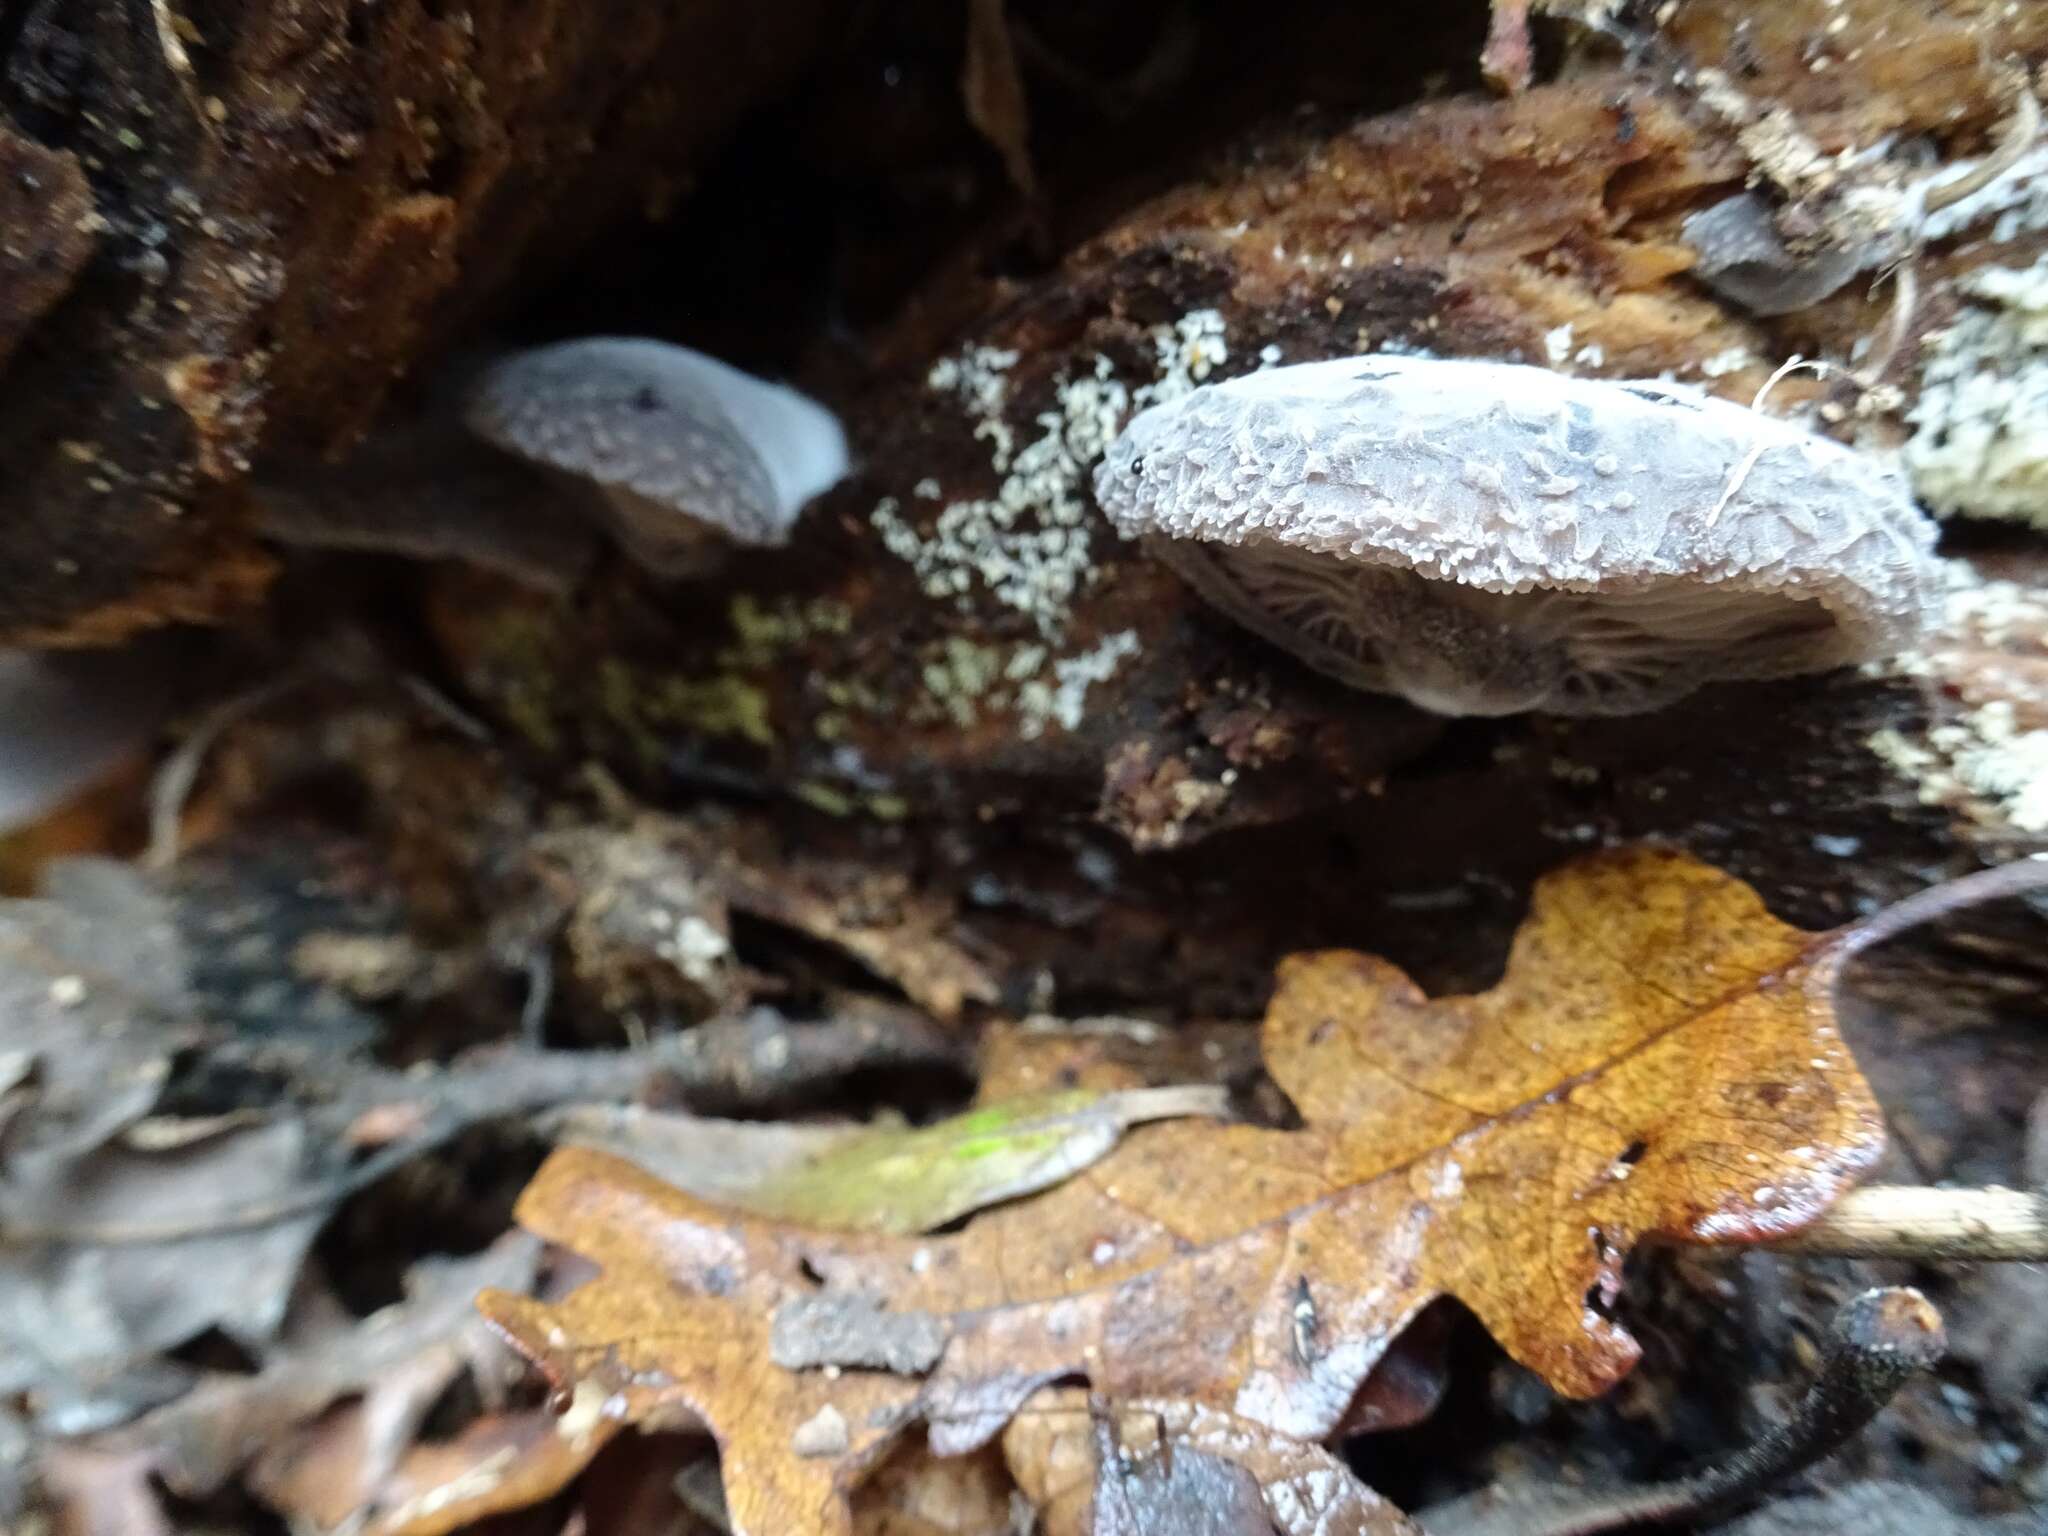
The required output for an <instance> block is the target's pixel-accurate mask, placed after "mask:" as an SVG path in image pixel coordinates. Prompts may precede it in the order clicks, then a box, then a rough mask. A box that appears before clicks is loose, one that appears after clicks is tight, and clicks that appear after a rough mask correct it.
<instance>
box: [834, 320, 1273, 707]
mask: <svg viewBox="0 0 2048 1536" xmlns="http://www.w3.org/2000/svg"><path fill="white" fill-rule="evenodd" d="M1152 343H1153V348H1154V360H1155V367H1154V376H1153V377H1152V378H1151V379H1150V380H1148V381H1146V382H1144V383H1141V384H1138V385H1136V386H1132V385H1129V384H1127V383H1125V382H1124V381H1123V380H1121V379H1119V378H1117V377H1116V371H1115V365H1114V364H1113V363H1112V362H1111V360H1110V359H1109V358H1107V357H1105V356H1101V355H1097V356H1096V357H1095V358H1094V359H1093V360H1092V362H1091V364H1090V365H1089V367H1088V370H1087V371H1086V372H1084V373H1082V374H1081V375H1080V376H1078V377H1064V378H1062V379H1060V380H1059V382H1058V383H1057V384H1056V385H1055V386H1054V389H1053V402H1052V406H1051V408H1049V409H1047V410H1045V411H1042V412H1040V413H1039V414H1038V416H1037V417H1036V419H1035V426H1036V428H1037V434H1036V435H1035V436H1033V437H1031V438H1030V440H1029V441H1028V442H1023V443H1022V444H1021V445H1020V443H1019V433H1018V432H1017V430H1016V429H1015V428H1013V427H1012V425H1011V423H1010V421H1009V419H1008V416H1007V412H1008V410H1009V408H1010V404H1011V382H1010V371H1011V370H1012V369H1013V368H1014V367H1015V366H1016V364H1017V361H1018V354H1017V353H1015V352H1011V351H1005V350H1002V349H999V348H994V347H970V348H967V349H966V350H964V351H962V352H961V353H959V354H958V355H957V356H954V357H950V358H946V359H944V360H942V361H941V362H939V363H938V364H937V365H935V366H934V367H933V369H932V370H931V373H930V374H929V376H928V377H927V381H926V382H927V383H928V385H929V386H930V387H931V389H932V390H934V391H935V392H937V393H940V394H944V395H949V396H951V397H953V398H954V399H955V400H956V401H957V402H958V403H959V405H960V406H961V407H962V408H963V409H964V410H965V411H966V413H967V415H968V418H969V419H970V421H971V422H972V423H973V433H974V436H975V439H976V440H977V441H979V442H983V443H986V444H987V445H988V451H989V465H990V468H991V470H992V471H993V472H994V473H995V475H997V476H998V477H999V479H998V482H997V486H996V490H995V493H994V494H993V495H992V496H987V497H973V498H967V499H962V500H956V501H952V502H949V503H947V504H945V505H944V506H942V507H941V508H940V509H939V511H938V513H937V515H936V517H935V518H934V519H933V521H932V525H931V531H930V532H929V533H925V532H922V531H920V529H919V528H918V526H916V525H915V524H914V523H913V522H912V521H911V519H910V518H909V517H908V516H907V515H906V514H905V510H904V506H903V503H902V502H901V501H900V500H898V499H897V498H896V497H893V496H890V497H884V498H883V499H882V500H881V501H880V502H878V503H877V504H876V506H875V509H874V513H873V522H874V526H875V529H876V531H877V532H878V533H879V534H880V535H881V538H882V542H883V546H884V547H885V548H886V549H888V551H889V552H890V553H891V554H893V555H895V556H896V557H897V558H898V559H900V560H902V561H904V562H905V563H906V564H908V565H910V566H911V567H912V568H913V569H914V570H915V572H916V573H917V577H918V581H919V584H920V586H921V587H922V589H923V591H924V593H925V595H926V596H927V597H930V598H933V599H935V600H939V601H948V602H952V603H953V604H955V605H956V606H957V607H958V608H959V609H960V610H961V611H962V612H969V613H971V612H972V611H973V608H974V603H975V601H976V598H977V597H978V596H985V597H987V598H990V599H992V600H993V601H995V602H997V603H999V604H1001V605H1002V606H1004V607H1006V608H1010V609H1013V610H1015V611H1016V612H1018V613H1020V614H1023V615H1024V616H1025V617H1027V618H1028V619H1029V620H1030V621H1031V624H1032V626H1033V628H1034V629H1035V630H1036V631H1037V633H1038V636H1039V638H1038V640H1036V641H1023V642H1013V643H990V642H983V641H979V640H968V639H965V638H962V637H959V636H949V637H947V638H946V639H944V640H941V641H939V642H937V643H936V644H935V645H933V646H932V647H931V648H930V650H929V651H928V652H927V653H926V654H925V655H924V656H923V657H921V658H920V661H919V675H920V680H921V681H922V683H923V687H924V692H923V697H922V698H921V699H920V700H917V701H914V703H913V709H912V713H913V715H914V716H916V717H917V718H921V719H945V720H949V721H951V722H952V723H953V724H955V725H956V726H959V727H960V728H962V729H966V728H968V727H971V726H973V725H975V724H977V723H978V722H980V721H981V720H983V719H985V718H988V717H989V716H990V715H992V714H996V713H1001V712H1005V711H1014V712H1015V714H1016V716H1017V729H1018V733H1019V734H1020V735H1021V736H1022V737H1023V738H1024V739H1026V740H1032V739H1035V738H1037V737H1039V736H1041V735H1043V734H1044V733H1045V732H1046V731H1047V730H1049V729H1052V728H1053V727H1055V726H1057V727H1059V728H1062V729H1065V730H1073V729H1075V728H1076V727H1078V726H1079V725H1080V723H1081V721H1082V719H1083V717H1084V714H1085V706H1086V700H1087V694H1088V690H1089V689H1090V687H1092V686H1093V685H1094V684H1096V683H1100V682H1106V681H1108V680H1109V679H1110V678H1111V677H1112V676H1114V675H1115V672H1116V670H1117V667H1118V666H1119V665H1120V664H1121V663H1122V662H1123V661H1124V660H1126V659H1127V658H1129V657H1131V656H1133V655H1135V654H1136V653H1137V650H1138V639H1137V636H1136V634H1135V633H1134V632H1132V631H1129V630H1125V631H1121V632H1119V633H1117V634H1113V635H1110V636H1109V637H1107V638H1106V639H1104V640H1102V641H1101V642H1100V643H1098V644H1097V645H1096V646H1094V647H1092V648H1091V649H1089V650H1088V651H1086V652H1082V653H1079V654H1065V655H1063V654H1061V653H1060V648H1061V645H1062V642H1063V640H1064V637H1065V635H1066V632H1067V628H1068V625H1069V623H1070V620H1071V618H1072V610H1073V602H1074V600H1075V598H1076V597H1078V596H1079V595H1080V594H1081V592H1083V591H1084V590H1085V589H1086V588H1087V586H1088V585H1089V583H1090V582H1092V581H1093V580H1094V579H1095V576H1096V571H1097V566H1096V560H1095V547H1096V541H1097V540H1098V539H1100V538H1102V537H1104V536H1105V534H1106V533H1107V532H1108V530H1107V528H1106V525H1105V524H1104V523H1103V522H1102V519H1101V518H1100V516H1099V514H1097V512H1096V510H1095V506H1094V500H1093V496H1092V493H1091V491H1090V489H1089V477H1090V474H1091V472H1092V471H1093V469H1094V466H1095V464H1096V463H1097V461H1098V460H1100V459H1101V457H1102V455H1103V454H1104V453H1105V452H1106V451H1107V450H1108V448H1109V445H1110V443H1111V442H1112V441H1113V440H1114V439H1115V437H1116V434H1117V433H1118V432H1119V431H1120V430H1121V429H1122V427H1123V424H1124V422H1125V421H1126V420H1128V419H1129V417H1130V416H1131V414H1132V413H1133V412H1134V411H1137V410H1142V409H1143V408H1145V407H1146V406H1149V405H1154V404H1158V403H1160V402H1162V401H1166V400H1172V399H1177V398H1179V397H1180V396H1181V395H1184V394H1186V393H1187V392H1188V391H1190V390H1192V389H1194V388H1195V387H1196V386H1197V385H1198V384H1200V383H1201V382H1202V381H1203V380H1205V379H1207V378H1208V377H1209V375H1210V374H1211V372H1212V371H1213V370H1214V369H1215V367H1216V365H1217V364H1219V363H1222V362H1225V361H1227V360H1228V358H1229V355H1230V352H1229V346H1228V343H1227V340H1226V338H1225V333H1224V322H1223V317H1222V315H1221V314H1219V313H1218V312H1217V311H1215V310H1197V311H1194V312H1192V313H1190V314H1187V315H1183V316H1182V317H1181V318H1180V319H1179V320H1178V321H1176V322H1175V323H1174V324H1172V325H1161V326H1158V327H1156V328H1155V329H1154V330H1153V333H1152ZM1267 352H1268V353H1272V354H1273V355H1272V356H1271V357H1267V356H1264V355H1262V359H1261V360H1262V361H1264V362H1268V363H1270V362H1272V361H1274V360H1276V359H1277V353H1274V352H1273V349H1271V348H1268V349H1267ZM912 496H913V499H915V500H921V501H939V500H942V499H943V492H942V490H941V488H940V486H939V484H938V482H937V481H935V480H933V479H930V478H929V477H927V478H924V479H921V480H919V481H918V482H917V484H916V486H915V487H914V489H913V491H912ZM1112 536H1113V535H1112Z"/></svg>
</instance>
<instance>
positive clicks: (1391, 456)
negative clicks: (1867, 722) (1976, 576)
mask: <svg viewBox="0 0 2048 1536" xmlns="http://www.w3.org/2000/svg"><path fill="white" fill-rule="evenodd" d="M1095 487H1096V495H1097V497H1098V498H1099V499H1100V501H1101V503H1102V505H1103V507H1104V508H1105V510H1107V511H1108V513H1109V514H1110V516H1111V518H1112V519H1114V520H1115V522H1116V524H1117V526H1118V528H1119V529H1120V530H1121V531H1122V532H1123V533H1124V534H1125V535H1127V536H1130V537H1134V538H1144V539H1146V540H1147V541H1148V542H1149V543H1150V545H1151V547H1152V548H1153V549H1154V550H1155V551H1156V552H1157V553H1158V554H1159V555H1160V556H1161V557H1162V558H1164V559H1165V560H1166V561H1167V562H1168V563H1169V564H1171V565H1172V566H1173V567H1174V568H1175V569H1176V570H1178V571H1180V572H1182V573H1183V574H1184V575H1185V576H1186V577H1187V578H1188V580H1189V582H1190V584H1191V585H1192V586H1194V588H1195V589H1196V590H1197V591H1199V592H1200V593H1201V594H1202V595H1203V596H1204V597H1206V598H1208V599H1209V600H1210V601H1211V602H1213V603H1215V604H1216V605H1217V606H1218V607H1220V608H1221V609H1223V610H1224V611H1225V612H1226V613H1228V614H1230V615H1231V616H1232V617H1233V618H1235V619H1237V620H1238V621H1239V622H1241V623H1243V624H1244V625H1245V626H1246V627H1247V628H1249V629H1251V630H1253V631H1254V632H1256V633H1258V634H1260V635H1263V636H1264V637H1265V638H1267V639H1268V640H1271V641H1273V642H1275V643H1276V644H1278V645H1281V646H1283V647H1285V648H1286V649H1287V650H1289V651H1291V652H1293V653H1294V654H1295V655H1297V656H1299V657H1300V658H1301V659H1302V660H1304V661H1306V662H1307V663H1308V664H1309V665H1310V666H1313V667H1315V668H1316V669H1317V670H1318V671H1320V672H1324V673H1327V674H1328V675H1330V676H1332V677H1334V678H1337V679H1338V680H1339V681H1341V682H1345V683H1348V684H1350V685H1351V686H1353V687H1355V688H1361V689H1365V690H1368V691H1371V692H1375V693H1394V694H1399V695H1401V696H1402V697H1404V698H1406V699H1408V700H1409V701H1410V702H1412V703H1415V704H1418V705H1421V706H1422V707H1423V708H1425V709H1429V710H1433V711H1435V712H1437V713H1439V714H1446V715H1504V714H1517V713H1521V712H1523V711H1525V710H1540V711H1544V712H1547V713H1552V714H1564V715H1621V714H1639V713H1642V712H1645V711H1648V710H1651V709H1656V708H1659V707H1661V706H1662V705H1664V704H1667V703H1669V702H1670V701H1672V700H1674V699H1677V698H1680V697H1682V696H1683V695H1685V694H1687V693H1689V692H1691V691H1692V690H1693V689H1695V688H1697V687H1699V686H1700V685H1701V684H1703V683H1708V682H1714V681H1718V680H1722V679H1761V678H1771V677H1785V676H1791V675H1795V674H1798V673H1802V672H1821V671H1827V670H1830V669H1832V668H1835V667H1839V666H1844V665H1847V664H1850V663H1853V662H1860V661H1865V660H1869V659H1871V658H1873V657H1880V656H1886V655H1890V654H1892V653H1894V652H1896V651H1898V650H1900V649H1902V648H1903V647H1905V646H1907V645H1909V644H1910V643H1911V642H1912V641H1913V640H1914V639H1915V638H1916V637H1917V636H1918V635H1919V633H1920V632H1921V629H1922V628H1923V626H1924V624H1925V623H1926V621H1927V618H1928V616H1929V613H1930V610H1931V608H1932V606H1933V604H1934V602H1935V600H1936V595H1937V591H1938V580H1939V578H1938V572H1937V568H1936V565H1935V562H1934V558H1933V548H1934V525H1933V523H1932V522H1931V521H1929V520H1928V519H1927V518H1925V517H1923V516H1922V515H1921V514H1920V512H1919V511H1918V510H1917V509H1916V508H1915V507H1914V505H1913V502H1912V498H1911V496H1910V494H1909V493H1908V492H1907V490H1906V488H1905V485H1904V482H1903V480H1902V479H1901V478H1900V477H1899V476H1898V474H1897V473H1896V472H1894V471H1891V470H1888V469H1886V468H1884V467H1882V466H1881V465H1880V464H1879V462H1878V461H1877V460H1875V459H1873V458H1868V457H1866V456H1864V455H1862V454H1859V453H1857V452H1855V451H1854V450H1852V449H1848V448H1844V447H1843V446H1841V445H1840V444H1838V443H1835V442H1833V441H1831V440H1829V439H1826V438H1822V437H1817V436H1814V435H1812V434H1810V433H1808V432H1806V431H1804V430H1802V429H1801V428H1799V427H1797V426H1795V425H1792V424H1789V423H1786V422H1783V421H1780V420H1777V419H1775V418H1772V417H1768V416H1764V415H1762V414H1760V413H1758V412H1755V411H1746V410H1744V409H1742V408H1741V407H1740V406H1736V405H1732V404H1730V403H1729V402H1727V401H1724V400H1718V399H1715V398H1713V397H1711V396H1708V395H1705V394H1702V393H1700V392H1698V391H1696V390H1691V389H1686V388H1683V387H1680V386H1674V385H1667V384H1657V383H1610V382H1605V381H1600V380H1590V379H1578V378H1571V377H1566V376H1561V375H1557V374H1553V373H1550V372H1548V371H1546V370H1543V369H1537V368H1528V367H1522V366H1518V365H1515V364H1506V363H1489V362H1477V361H1456V360H1442V359H1427V358H1415V357H1379V358H1341V359H1337V360H1335V361H1331V362H1323V363H1310V364H1303V365H1299V366H1296V367H1291V368H1276V369H1271V370H1268V371H1266V372H1263V373H1257V374H1253V375H1250V376H1248V377H1246V378H1242V379H1236V380H1233V381H1231V382H1230V383H1228V384H1220V385H1215V386H1211V387H1208V388H1204V389H1199V390H1196V391H1194V392H1193V393H1190V394H1188V395H1186V396H1185V397H1183V398H1181V399H1178V400H1175V401H1172V402H1169V403H1167V404H1163V405H1159V406H1156V407H1154V408H1153V409H1151V410H1148V411H1146V412H1144V413H1143V414H1142V415H1140V416H1139V417H1137V419H1136V420H1134V421H1133V422H1132V423H1131V424H1130V426H1129V427H1127V428H1126V429H1125V431H1124V433H1123V435H1122V436H1121V437H1120V438H1119V439H1118V440H1117V443H1116V444H1115V446H1114V447H1112V448H1111V450H1110V453H1109V455H1108V457H1107V458H1106V459H1105V461H1104V462H1103V464H1102V466H1101V467H1100V468H1099V469H1098V470H1097V471H1096V476H1095Z"/></svg>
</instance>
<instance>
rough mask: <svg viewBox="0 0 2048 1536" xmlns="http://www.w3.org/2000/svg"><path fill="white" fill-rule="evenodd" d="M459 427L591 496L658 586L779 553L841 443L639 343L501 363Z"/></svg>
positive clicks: (842, 457)
mask: <svg viewBox="0 0 2048 1536" xmlns="http://www.w3.org/2000/svg"><path fill="white" fill-rule="evenodd" d="M462 414H463V420H464V422H465V423H466V424H467V425H468V426H469V428H470V430H471V431H473V432H475V433H476V434H477V435H478V436H480V437H482V438H483V439H484V440H485V441H486V442H489V443H491V444H492V445H493V446H495V447H498V448H501V449H504V450H505V451H506V452H509V453H514V454H517V455H519V456H520V457H522V458H525V459H529V460H532V461H533V462H535V463H537V464H542V465H545V466H547V467H549V468H552V469H555V470H559V471H562V472H564V473H566V474H569V475H573V476H577V477H579V478H582V479H585V480H589V481H594V482H596V484H597V485H598V486H599V487H601V488H602V489H603V491H604V492H605V494H606V496H607V498H608V500H609V504H610V507H611V512H612V525H613V531H614V532H615V533H616V534H617V536H618V538H619V540H620V542H621V543H623V544H624V545H625V546H626V548H627V551H628V553H629V554H631V555H632V556H633V557H634V558H635V559H636V560H638V561H639V562H640V563H641V564H643V565H645V566H647V567H648V568H649V569H651V570H654V571H657V572H660V573H663V574H670V575H681V574H687V573H689V572H691V571H694V570H698V569H701V568H702V567H703V566H704V565H705V564H706V563H707V562H708V561H709V560H710V559H713V558H715V555H716V552H717V551H718V550H719V548H720V547H722V546H725V545H728V544H733V543H738V544H752V545H780V544H783V543H786V542H787V541H788V538H789V531H790V528H791V525H793V524H794V523H795V521H796V518H797V514H798V513H799V512H801V511H802V510H803V508H804V505H805V503H807V502H808V501H810V499H811V498H812V497H814V496H816V495H818V494H819V493H820V492H821V491H824V490H826V489H827V488H829V487H830V486H832V485H833V484H834V483H836V482H837V481H838V480H839V478H840V477H841V476H842V475H844V474H845V473H846V463H847V460H846V438H845V434H844V433H843V432H842V431H841V430H840V426H839V422H838V420H837V418H836V417H834V416H833V415H832V413H831V412H830V411H828V410H826V409H825V408H824V407H823V406H821V405H819V404H818V403H817V402H815V401H813V400H810V399H808V398H806V397H805V396H803V395H800V394H798V393H797V392H796V391H795V390H792V389H787V388H784V387H783V386H781V385H778V384H769V383H766V382H764V381H762V380H760V379H756V378H753V377H752V376H750V375H748V374H745V373H742V372H740V371H739V370H738V369H737V368H732V367H729V366H727V365H726V364H724V363H721V362H719V361H717V360H716V359H715V358H710V357H706V356H704V355H703V354H702V353H699V352H692V351H691V350H689V349H688V348H687V347H678V346H672V345H670V344H668V343H666V342H660V341H649V340H645V339H641V338H634V337H591V338H587V339H585V340H581V341H567V342H559V343H557V344H555V345H552V346H546V347H538V348H535V349H533V350H531V351H525V352H517V353H514V354H512V355H511V356H509V357H505V358H502V359H500V360H498V361H496V362H494V363H492V364H490V365H488V366H487V367H485V368H484V369H483V371H482V372H481V373H480V374H479V375H478V376H477V377H476V378H475V379H474V380H473V381H472V382H471V384H470V386H469V389H468V391H467V394H466V397H465V399H464V403H463V412H462Z"/></svg>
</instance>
